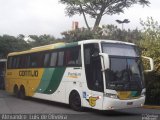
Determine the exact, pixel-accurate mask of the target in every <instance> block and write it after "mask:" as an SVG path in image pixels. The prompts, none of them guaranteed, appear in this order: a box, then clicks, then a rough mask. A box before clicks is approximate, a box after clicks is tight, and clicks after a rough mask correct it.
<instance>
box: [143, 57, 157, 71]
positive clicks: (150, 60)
mask: <svg viewBox="0 0 160 120" xmlns="http://www.w3.org/2000/svg"><path fill="white" fill-rule="evenodd" d="M142 58H144V59H147V60H149V62H150V70H144V71H145V72H152V71H153V70H154V61H153V59H152V58H150V57H146V56H142Z"/></svg>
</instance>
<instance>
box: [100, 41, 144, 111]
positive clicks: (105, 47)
mask: <svg viewBox="0 0 160 120" xmlns="http://www.w3.org/2000/svg"><path fill="white" fill-rule="evenodd" d="M101 48H102V53H106V54H107V55H108V56H109V61H108V63H109V64H108V65H109V66H108V69H106V70H104V71H103V74H104V76H105V78H104V83H105V84H104V87H105V89H104V91H105V92H104V103H103V109H120V108H129V107H140V106H142V105H143V104H144V100H145V96H144V94H145V87H144V77H143V72H142V70H143V69H142V65H141V59H140V55H139V52H138V50H137V47H136V46H134V45H129V44H120V43H119V44H118V43H101ZM102 64H103V62H102Z"/></svg>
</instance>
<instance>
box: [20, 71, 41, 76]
mask: <svg viewBox="0 0 160 120" xmlns="http://www.w3.org/2000/svg"><path fill="white" fill-rule="evenodd" d="M19 76H28V77H38V70H20V71H19Z"/></svg>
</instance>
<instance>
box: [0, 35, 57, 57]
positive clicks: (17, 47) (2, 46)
mask: <svg viewBox="0 0 160 120" xmlns="http://www.w3.org/2000/svg"><path fill="white" fill-rule="evenodd" d="M24 39H25V36H24V35H22V34H20V35H19V36H17V37H14V36H9V35H3V36H0V58H6V57H7V54H8V53H10V52H17V51H23V50H27V49H30V48H32V47H37V46H42V45H48V44H51V43H55V42H57V40H56V39H55V38H54V37H53V36H50V35H40V36H37V35H30V36H29V39H30V40H28V41H25V40H24ZM58 42H59V41H58Z"/></svg>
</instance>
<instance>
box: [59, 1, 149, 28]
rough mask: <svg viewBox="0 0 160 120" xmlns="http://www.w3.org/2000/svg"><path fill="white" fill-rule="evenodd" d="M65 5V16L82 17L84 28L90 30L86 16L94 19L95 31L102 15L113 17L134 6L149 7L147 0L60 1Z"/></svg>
mask: <svg viewBox="0 0 160 120" xmlns="http://www.w3.org/2000/svg"><path fill="white" fill-rule="evenodd" d="M60 2H61V3H62V4H66V5H67V7H66V14H67V15H68V16H70V17H71V16H73V15H76V14H80V15H83V17H84V20H85V23H86V26H87V28H88V29H90V27H89V25H88V22H87V18H86V15H89V16H90V17H91V18H94V19H95V23H94V27H93V30H95V29H96V28H97V27H98V26H99V24H100V21H101V19H102V17H103V16H104V15H106V14H107V15H113V14H118V13H123V12H124V9H125V8H129V7H131V6H132V5H134V4H140V5H143V6H145V5H149V4H150V2H149V0H60Z"/></svg>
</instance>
